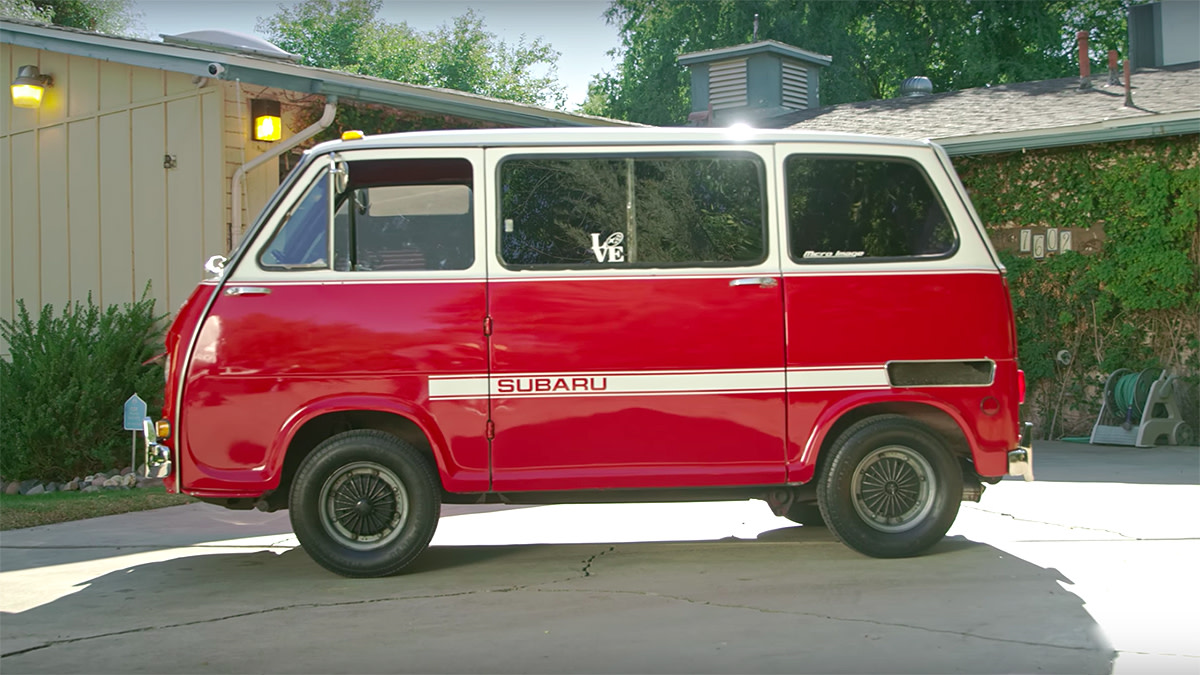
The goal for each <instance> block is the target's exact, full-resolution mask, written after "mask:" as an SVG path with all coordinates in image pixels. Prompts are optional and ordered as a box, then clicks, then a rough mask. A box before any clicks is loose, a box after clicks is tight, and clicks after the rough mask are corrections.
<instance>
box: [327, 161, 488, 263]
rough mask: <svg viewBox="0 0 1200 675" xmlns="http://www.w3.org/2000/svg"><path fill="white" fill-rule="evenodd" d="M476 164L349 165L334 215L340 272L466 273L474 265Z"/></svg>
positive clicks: (446, 162) (422, 162) (335, 256)
mask: <svg viewBox="0 0 1200 675" xmlns="http://www.w3.org/2000/svg"><path fill="white" fill-rule="evenodd" d="M472 175H473V174H472V170H471V163H470V162H469V161H467V160H465V159H398V160H366V161H359V162H351V163H350V183H349V187H348V188H347V190H346V193H345V194H343V195H340V196H339V198H338V201H339V203H338V209H337V213H336V214H335V215H334V269H336V270H339V271H343V272H347V271H405V270H465V269H467V268H469V267H470V266H471V265H472V263H474V262H475V235H474V216H473V213H472V208H471V205H472V202H473V199H474V193H473V190H472Z"/></svg>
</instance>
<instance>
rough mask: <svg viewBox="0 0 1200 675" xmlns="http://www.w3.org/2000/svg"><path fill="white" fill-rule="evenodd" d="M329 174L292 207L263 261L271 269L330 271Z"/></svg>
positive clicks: (322, 174) (324, 173)
mask: <svg viewBox="0 0 1200 675" xmlns="http://www.w3.org/2000/svg"><path fill="white" fill-rule="evenodd" d="M327 177H328V172H327V171H322V172H321V174H320V176H319V177H318V178H317V180H315V181H313V184H312V185H311V186H309V188H308V191H307V192H306V193H305V194H304V197H303V198H301V199H300V201H299V202H297V203H296V205H295V206H293V207H292V209H291V211H289V212H288V214H287V216H286V217H285V220H284V223H283V225H281V226H280V227H279V229H278V230H277V231H276V232H275V236H274V237H272V238H271V241H270V243H269V244H267V247H266V248H265V249H264V250H263V252H262V256H261V257H260V259H259V261H260V263H261V264H262V266H263V267H265V268H268V269H327V268H328V267H329V263H328V261H327V260H326V259H327V258H328V255H329V185H328V181H327Z"/></svg>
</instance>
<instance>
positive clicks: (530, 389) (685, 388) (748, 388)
mask: <svg viewBox="0 0 1200 675" xmlns="http://www.w3.org/2000/svg"><path fill="white" fill-rule="evenodd" d="M889 386H890V384H889V382H888V375H887V369H886V368H885V367H884V366H845V367H840V368H791V369H786V370H785V369H783V368H779V369H746V370H708V371H694V370H692V371H684V370H680V371H646V372H628V371H625V372H598V373H562V372H558V373H553V372H543V373H512V374H507V373H506V374H502V375H491V376H488V375H484V374H470V375H435V376H432V377H430V378H429V398H430V400H435V401H437V400H454V399H458V400H462V399H480V398H488V397H489V396H491V397H493V398H558V397H568V396H569V397H576V396H685V395H697V394H759V393H776V392H779V393H782V392H784V391H836V390H844V389H886V388H888V387H889Z"/></svg>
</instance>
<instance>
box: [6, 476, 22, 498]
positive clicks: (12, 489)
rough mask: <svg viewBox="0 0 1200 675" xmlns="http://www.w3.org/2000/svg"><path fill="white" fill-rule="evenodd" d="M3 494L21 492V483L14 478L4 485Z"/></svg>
mask: <svg viewBox="0 0 1200 675" xmlns="http://www.w3.org/2000/svg"><path fill="white" fill-rule="evenodd" d="M4 494H6V495H16V494H21V484H20V483H18V482H17V481H15V480H14V481H13V482H11V483H9V484H8V485H6V486H4Z"/></svg>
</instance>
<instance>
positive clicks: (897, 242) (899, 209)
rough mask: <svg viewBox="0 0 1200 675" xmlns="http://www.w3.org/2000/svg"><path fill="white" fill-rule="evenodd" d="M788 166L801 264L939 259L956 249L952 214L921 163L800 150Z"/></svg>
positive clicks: (795, 255) (793, 238) (791, 221)
mask: <svg viewBox="0 0 1200 675" xmlns="http://www.w3.org/2000/svg"><path fill="white" fill-rule="evenodd" d="M785 171H786V174H787V176H786V179H787V212H788V242H789V252H790V254H791V258H792V260H794V261H795V262H798V263H820V262H839V263H845V262H854V261H857V260H866V259H875V260H878V259H880V258H890V259H896V258H901V259H903V258H932V257H942V256H945V255H948V254H950V253H952V252H953V251H954V249H955V245H956V243H957V241H956V239H955V234H954V228H953V227H952V226H951V224H950V219H949V218H948V217H947V215H946V211H945V209H944V208H943V206H942V203H941V201H940V200H939V199H938V198H937V196H936V194H935V193H934V191H933V188H932V187H931V186H930V184H929V181H928V180H926V178H925V174H924V173H923V172H922V171H921V169H920V168H918V167H917V166H916V165H914V164H910V163H908V162H904V161H895V160H888V159H880V158H857V157H855V158H833V157H811V156H803V155H793V156H791V157H789V158H788V159H787V163H786V168H785Z"/></svg>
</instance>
